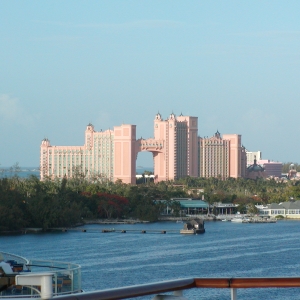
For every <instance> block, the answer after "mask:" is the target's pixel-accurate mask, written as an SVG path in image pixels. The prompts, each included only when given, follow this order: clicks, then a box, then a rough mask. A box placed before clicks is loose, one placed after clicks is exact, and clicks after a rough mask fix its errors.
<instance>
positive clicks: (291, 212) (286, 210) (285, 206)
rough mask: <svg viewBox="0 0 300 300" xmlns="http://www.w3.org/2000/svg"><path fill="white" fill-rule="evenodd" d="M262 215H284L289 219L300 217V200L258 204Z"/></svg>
mask: <svg viewBox="0 0 300 300" xmlns="http://www.w3.org/2000/svg"><path fill="white" fill-rule="evenodd" d="M256 207H257V208H258V210H259V214H260V215H261V216H270V217H276V216H278V215H282V216H283V217H285V218H287V219H300V200H296V201H286V202H282V203H279V204H278V203H271V204H267V205H265V206H264V205H256Z"/></svg>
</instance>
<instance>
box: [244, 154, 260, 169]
mask: <svg viewBox="0 0 300 300" xmlns="http://www.w3.org/2000/svg"><path fill="white" fill-rule="evenodd" d="M246 156H247V167H249V166H250V165H253V164H254V160H255V159H256V160H261V159H262V153H261V151H256V152H251V151H248V150H246Z"/></svg>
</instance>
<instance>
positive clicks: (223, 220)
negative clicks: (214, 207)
mask: <svg viewBox="0 0 300 300" xmlns="http://www.w3.org/2000/svg"><path fill="white" fill-rule="evenodd" d="M221 221H222V222H228V221H229V220H228V219H222V220H221Z"/></svg>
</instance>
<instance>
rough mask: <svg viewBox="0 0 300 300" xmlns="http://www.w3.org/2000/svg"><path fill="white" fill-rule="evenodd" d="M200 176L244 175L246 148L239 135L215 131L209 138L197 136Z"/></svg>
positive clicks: (226, 176) (224, 177) (234, 176)
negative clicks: (222, 133)
mask: <svg viewBox="0 0 300 300" xmlns="http://www.w3.org/2000/svg"><path fill="white" fill-rule="evenodd" d="M199 151H200V155H199V157H200V160H199V166H200V168H199V169H200V172H199V173H200V177H220V178H222V179H226V178H228V177H233V178H238V177H245V174H246V150H245V148H244V147H243V146H242V144H241V135H239V134H224V135H223V137H221V134H220V133H219V131H217V132H216V133H215V134H214V135H213V136H212V137H210V138H201V137H200V138H199Z"/></svg>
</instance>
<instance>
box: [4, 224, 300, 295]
mask: <svg viewBox="0 0 300 300" xmlns="http://www.w3.org/2000/svg"><path fill="white" fill-rule="evenodd" d="M108 227H109V226H108V225H89V226H85V227H84V228H85V229H87V232H81V231H80V230H79V231H68V232H61V233H47V234H27V235H19V236H0V250H2V251H5V252H11V253H15V254H18V255H21V256H24V257H27V258H36V259H51V260H58V261H60V260H62V261H70V262H73V263H78V264H81V266H82V287H83V289H84V290H86V291H90V290H95V289H107V288H114V287H120V286H128V285H135V284H143V283H150V282H156V281H161V280H170V279H177V278H186V277H265V276H268V277H276V276H295V277H300V260H299V256H300V255H299V253H300V230H299V228H300V221H280V222H277V223H271V224H234V223H230V222H206V224H205V227H206V233H205V234H202V235H195V236H194V235H192V236H189V235H180V234H179V230H180V229H181V227H182V224H178V223H175V222H174V223H163V222H159V223H152V224H135V225H111V227H114V228H115V229H126V230H127V233H119V232H115V233H102V232H101V230H102V229H103V228H108ZM129 230H135V231H129ZM141 230H146V231H147V233H146V234H142V233H141ZM150 230H158V231H161V230H166V231H167V234H161V233H159V232H157V233H154V232H151V231H150ZM170 230H174V231H170ZM184 295H185V296H186V297H187V298H189V299H199V298H200V295H201V299H230V290H227V289H224V290H223V289H219V290H218V289H213V290H210V289H209V290H208V289H205V290H200V289H195V290H189V291H186V292H185V293H184ZM263 298H264V299H300V291H299V290H297V289H251V290H238V299H263Z"/></svg>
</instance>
